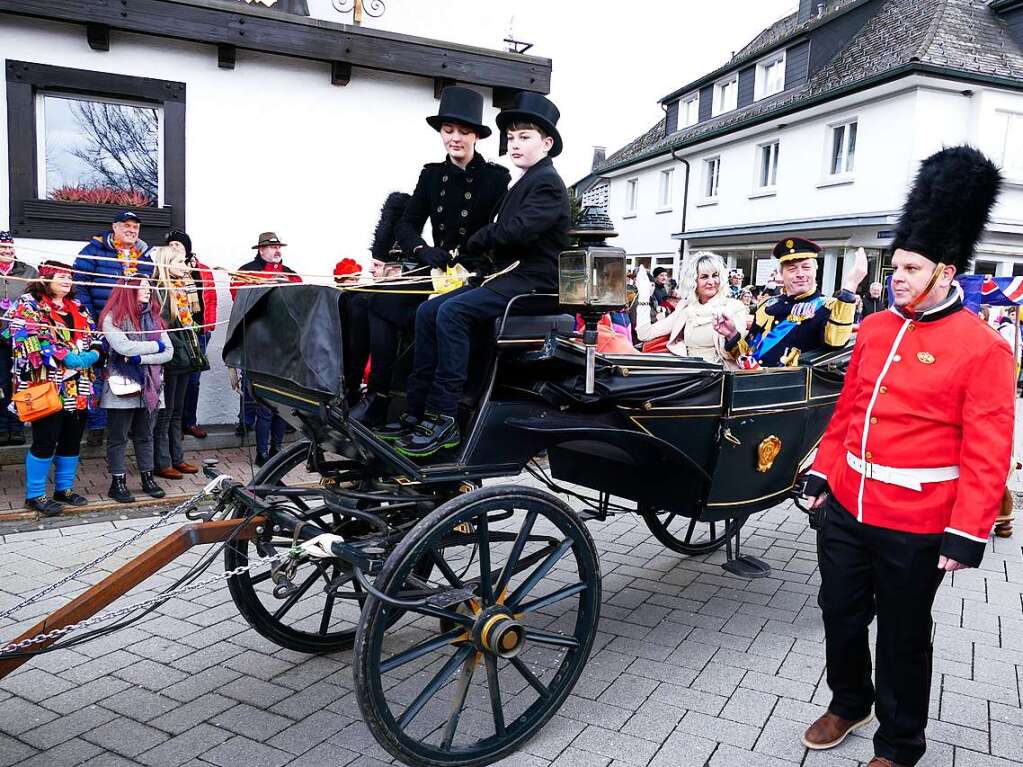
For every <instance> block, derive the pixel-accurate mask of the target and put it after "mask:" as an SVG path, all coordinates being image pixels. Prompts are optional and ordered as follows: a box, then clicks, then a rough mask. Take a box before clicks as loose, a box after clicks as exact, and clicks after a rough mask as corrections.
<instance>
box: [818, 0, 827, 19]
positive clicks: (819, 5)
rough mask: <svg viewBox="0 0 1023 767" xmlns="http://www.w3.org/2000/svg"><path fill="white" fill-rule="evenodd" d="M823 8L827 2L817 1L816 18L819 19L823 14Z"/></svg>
mask: <svg viewBox="0 0 1023 767" xmlns="http://www.w3.org/2000/svg"><path fill="white" fill-rule="evenodd" d="M825 8H827V3H822V2H818V3H817V18H818V19H819V18H820V17H821V16H823V15H824V10H825Z"/></svg>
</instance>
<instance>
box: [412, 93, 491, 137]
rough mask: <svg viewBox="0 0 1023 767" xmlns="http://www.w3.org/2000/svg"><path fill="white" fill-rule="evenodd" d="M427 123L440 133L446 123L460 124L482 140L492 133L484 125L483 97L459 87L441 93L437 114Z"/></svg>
mask: <svg viewBox="0 0 1023 767" xmlns="http://www.w3.org/2000/svg"><path fill="white" fill-rule="evenodd" d="M426 122H428V123H430V127H432V128H433V129H434V130H438V131H439V130H440V126H441V125H443V124H444V123H459V124H461V125H467V126H469V127H470V128H472V129H473V130H474V131H476V135H477V136H479V137H480V138H486V137H487V136H489V135H490V133H491V131H490V128H488V127H487V126H486V125H484V124H483V96H481V95H480V94H478V93H477V92H476V91H474V90H472V89H471V88H462V87H460V86H458V85H449V86H448V87H447V88H445V89H444V90H442V91H441V92H440V107H439V108H438V109H437V114H435V115H430V116H429V117H427V118H426Z"/></svg>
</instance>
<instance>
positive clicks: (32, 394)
mask: <svg viewBox="0 0 1023 767" xmlns="http://www.w3.org/2000/svg"><path fill="white" fill-rule="evenodd" d="M11 399H12V401H13V402H14V407H15V409H16V410H17V411H18V418H20V419H21V420H22V422H23V423H32V422H33V421H38V420H39V419H40V418H46V417H47V416H50V415H53V414H54V413H59V412H60V411H61V410H63V409H64V403H63V402H62V401H61V399H60V394H58V393H57V386H56V384H54V383H53V381H45V382H43V383H39V384H34V385H33V386H29V387H28V388H27V389H22V390H21V391H20V392H18V393H17V394H15V395H14V396H13V397H12V398H11Z"/></svg>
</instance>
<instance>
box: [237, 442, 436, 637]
mask: <svg viewBox="0 0 1023 767" xmlns="http://www.w3.org/2000/svg"><path fill="white" fill-rule="evenodd" d="M309 448H310V443H309V442H307V441H302V442H297V443H295V444H293V445H290V446H289V447H287V448H285V449H284V450H283V451H282V452H280V453H278V454H277V455H276V456H274V457H273V458H272V459H271V460H270V461H269V462H267V463H266V465H265V466H263V468H262V469H260V470H259V471H258V472H257V473H256V475H255V477H253V480H252V484H255V485H280V486H287V485H289V484H294V483H295V481H296V474H297V472H296V469H297V470H299V471H301V470H302V469H303V468H304V466H305V462H306V459H307V458H308V456H309ZM297 502H298V503H299V504H301V508H302V509H303V511H306V512H307V513H311V515H312V516H313V517H314V518H315V519H318V520H320V526H321V527H323V528H324V529H330V528H331V525H332V523H333V522H334V521H335V519H334V518H333V517H332V514H331V512H330V511H329V510H328V509H326V508H325V507H324V506H323V503H322V501H319V500H315V499H305V500H301V499H299V500H298V501H297ZM321 510H322V511H321ZM242 513H243V512H241V511H240V512H236V516H237V515H240V514H242ZM291 543H292V540H291V536H290V535H283V536H274V538H273V539H271V541H270V542H269V546H270V547H272V548H273V549H274V550H276V551H279V552H280V551H286V550H287V549H289V548H290V547H291ZM266 545H267V544H263V546H264V548H265V547H266ZM250 552H251V554H252V556H254V557H259V556H265V555H267V554H268V553H270V552H269V549H265V550H264V551H263V553H262V554H261V553H260V552H259V551H258V550H257V549H256V544H255V542H254V541H251V540H244V541H232V542H230V543H229V544H228V545H227V547H226V548H225V550H224V567H225V569H233V568H235V567H238V566H240V565H244V564H247V563H248V559H249V556H250ZM417 572H421V571H417ZM351 575H352V573H351V570H350V569H343V567H342V565H340V564H338V563H335V562H328V563H327V564H323V563H321V562H317V561H315V560H313V561H309V562H305V563H303V564H302V565H301V566H300V567H299V569H298V571H297V572H296V574H295V578H294V583H295V584H296V585H297V586H298V587H299V590H298V591H297V592H296V593H295V594H293V595H292V596H289V597H287V598H286V599H278V598H277V597H275V596H274V595H273V588H274V584H273V581H271V580H270V571H269V569H267V570H263V571H261V572H258V573H256V574H255V575H251V574H250V573H247V572H246V573H242V574H241V575H238V576H235V577H234V578H231V579H229V580H228V582H227V585H228V589H229V591H230V593H231V598H232V599H233V600H234V603H235V605H236V606H237V607H238V612H239V613H241V615H242V617H243V618H245V620H246V621H247V622H248V624H249V625H250V626H252V628H254V629H255V630H256V631H257V632H258V633H260V634H261V635H263V636H264V637H266V638H267V639H269V640H270V641H271V642H273V643H274V644H276V645H280V646H281V647H286V648H288V649H289V650H295V651H296V652H307V653H326V652H336V651H338V650H347V649H349V648H350V647H351V646H352V643H353V641H354V640H355V628H356V625H357V624H358V621H359V614H360V613H361V611H362V603H363V602H364V601H365V599H366V593H365V591H364V590H363V589H362V587H361V586H360V585H359V584H358V583H356V582H355V581H354V579H352V578H351ZM425 575H429V569H428V568H427V569H426V572H425ZM335 579H340V580H342V581H344V585H342V586H341V587H340V588H338V589H337V590H336V592H335V593H334V595H328V594H326V593H325V592H324V587H325V586H326V585H327V584H328V583H330V582H332V581H334V580H335Z"/></svg>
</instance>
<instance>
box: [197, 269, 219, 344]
mask: <svg viewBox="0 0 1023 767" xmlns="http://www.w3.org/2000/svg"><path fill="white" fill-rule="evenodd" d="M192 279H193V280H194V281H195V284H196V286H197V287H198V288H199V302H200V303H201V304H202V332H203V333H212V332H213V331H214V330H216V327H217V288H216V286H215V285H214V284H213V271H212V270H211V269H210V268H209V267H208V266H206V264H204V263H202V262H201V261H199V260H198V259H196V261H195V267H194V268H193V269H192Z"/></svg>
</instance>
